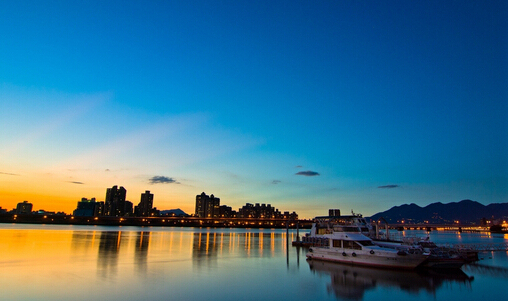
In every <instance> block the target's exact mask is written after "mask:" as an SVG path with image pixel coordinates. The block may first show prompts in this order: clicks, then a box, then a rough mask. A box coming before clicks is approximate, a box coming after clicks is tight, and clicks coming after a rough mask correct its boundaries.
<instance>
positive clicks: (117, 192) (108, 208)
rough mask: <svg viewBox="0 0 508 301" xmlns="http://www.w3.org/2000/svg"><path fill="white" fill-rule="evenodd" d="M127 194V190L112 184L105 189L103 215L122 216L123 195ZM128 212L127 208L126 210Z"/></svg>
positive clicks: (123, 208) (123, 206)
mask: <svg viewBox="0 0 508 301" xmlns="http://www.w3.org/2000/svg"><path fill="white" fill-rule="evenodd" d="M126 195H127V190H126V189H125V188H123V187H122V186H120V188H118V186H116V185H115V186H113V187H111V188H108V189H107V190H106V201H105V203H104V215H105V216H124V215H125V213H126V209H129V208H126V205H127V206H129V204H128V203H127V204H126V201H125V197H126ZM129 203H130V212H132V203H131V202H129ZM127 212H128V210H127Z"/></svg>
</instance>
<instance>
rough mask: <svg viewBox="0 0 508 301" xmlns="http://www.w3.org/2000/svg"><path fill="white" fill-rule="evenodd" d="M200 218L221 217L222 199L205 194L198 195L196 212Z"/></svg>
mask: <svg viewBox="0 0 508 301" xmlns="http://www.w3.org/2000/svg"><path fill="white" fill-rule="evenodd" d="M195 215H196V216H198V217H219V215H220V198H217V197H215V196H214V195H213V194H212V195H211V196H208V195H206V194H205V193H204V192H203V193H201V194H198V195H196V211H195Z"/></svg>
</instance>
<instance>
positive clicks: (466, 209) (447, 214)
mask: <svg viewBox="0 0 508 301" xmlns="http://www.w3.org/2000/svg"><path fill="white" fill-rule="evenodd" d="M380 217H383V218H384V219H385V220H386V221H387V222H388V223H400V222H401V221H402V220H404V221H405V222H406V223H407V222H410V223H424V222H425V221H428V223H429V224H449V223H453V222H454V221H459V222H460V223H461V224H470V223H475V224H480V222H481V219H482V218H487V219H501V218H508V203H496V204H490V205H487V206H485V205H482V204H480V203H478V202H475V201H471V200H463V201H460V202H458V203H457V202H453V203H448V204H443V203H440V202H438V203H432V204H430V205H427V206H425V207H420V206H418V205H416V204H409V205H407V204H405V205H401V206H395V207H392V208H391V209H389V210H387V211H384V212H379V213H376V214H374V215H373V216H371V217H370V218H371V219H372V220H374V221H377V220H378V219H379V218H380Z"/></svg>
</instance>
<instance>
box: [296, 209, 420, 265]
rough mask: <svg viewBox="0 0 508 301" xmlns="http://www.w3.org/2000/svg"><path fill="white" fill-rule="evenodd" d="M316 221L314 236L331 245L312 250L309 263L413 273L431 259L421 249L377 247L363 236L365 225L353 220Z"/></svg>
mask: <svg viewBox="0 0 508 301" xmlns="http://www.w3.org/2000/svg"><path fill="white" fill-rule="evenodd" d="M353 216H354V215H353ZM360 217H361V216H360ZM315 221H316V222H315V223H314V224H313V226H312V229H311V236H315V237H316V236H317V237H321V238H323V239H324V240H328V244H327V245H322V246H314V247H311V248H309V252H308V253H307V254H306V256H307V258H309V259H314V260H324V261H335V262H342V263H347V264H353V265H362V266H373V267H385V268H399V269H414V268H416V267H417V266H419V265H420V264H421V263H423V262H424V261H425V260H426V259H427V257H428V256H429V254H428V253H424V252H423V250H422V249H421V248H410V249H407V250H395V249H391V248H384V247H381V246H378V245H375V244H374V242H373V241H372V239H370V238H369V237H367V236H365V235H364V234H363V233H362V232H363V231H364V230H362V223H358V221H357V220H354V219H352V218H351V216H342V217H341V216H334V217H331V216H327V217H316V219H315Z"/></svg>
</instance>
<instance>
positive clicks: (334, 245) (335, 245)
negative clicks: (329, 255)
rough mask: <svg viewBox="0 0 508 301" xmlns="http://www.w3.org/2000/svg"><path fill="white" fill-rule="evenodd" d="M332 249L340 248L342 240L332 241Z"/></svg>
mask: <svg viewBox="0 0 508 301" xmlns="http://www.w3.org/2000/svg"><path fill="white" fill-rule="evenodd" d="M333 247H334V248H342V240H340V239H334V240H333Z"/></svg>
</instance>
